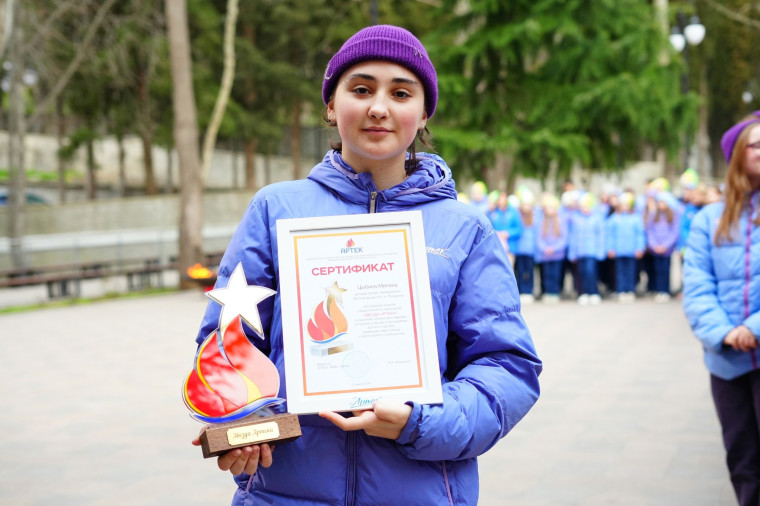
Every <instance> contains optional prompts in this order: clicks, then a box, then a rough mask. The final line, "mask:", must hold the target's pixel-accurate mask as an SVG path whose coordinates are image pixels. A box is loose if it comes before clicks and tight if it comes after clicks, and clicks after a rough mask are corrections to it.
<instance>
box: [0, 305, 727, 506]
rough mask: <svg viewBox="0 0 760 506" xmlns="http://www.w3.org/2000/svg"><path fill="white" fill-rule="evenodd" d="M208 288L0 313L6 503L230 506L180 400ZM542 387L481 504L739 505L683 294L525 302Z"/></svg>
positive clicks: (227, 488) (488, 460)
mask: <svg viewBox="0 0 760 506" xmlns="http://www.w3.org/2000/svg"><path fill="white" fill-rule="evenodd" d="M205 304H206V300H205V298H204V297H203V296H202V295H201V294H200V293H197V292H184V293H178V294H171V295H159V296H152V297H143V298H138V299H121V300H114V301H108V302H101V303H93V304H89V305H82V306H73V307H65V308H54V309H43V310H37V311H33V312H25V313H16V314H5V315H0V328H2V329H3V331H2V338H1V339H0V357H2V367H0V384H2V388H0V401H2V404H3V409H2V410H0V428H1V429H2V435H1V436H0V469H2V471H1V472H0V504H2V505H5V504H7V505H14V506H21V505H48V504H56V505H77V506H87V505H102V504H118V505H121V504H123V505H193V504H197V505H212V504H229V501H230V498H231V495H232V492H233V485H232V483H231V481H230V479H229V477H228V476H227V475H226V474H225V473H222V472H220V471H218V470H217V469H216V464H215V462H214V461H212V460H203V459H202V458H201V454H200V449H198V448H195V447H193V446H191V445H190V440H191V439H192V437H193V436H194V435H195V434H196V433H197V431H198V428H199V425H198V424H197V423H196V422H194V421H193V420H191V419H190V418H189V417H188V415H187V413H186V411H185V407H184V405H183V404H182V402H181V400H180V388H181V383H182V380H183V378H184V376H185V375H186V374H187V372H188V371H189V368H190V367H191V363H192V357H193V355H194V351H195V345H194V342H193V337H194V335H195V332H196V330H197V326H198V324H199V322H200V318H201V314H202V312H203V309H204V307H205ZM524 315H525V318H526V320H527V322H528V324H529V326H530V328H531V330H532V332H533V335H534V339H535V342H536V345H537V348H538V350H539V354H540V355H541V357H542V358H543V360H544V362H545V372H544V374H543V375H542V376H541V384H542V389H543V393H542V397H541V399H540V400H539V402H538V404H537V405H536V407H535V408H534V409H533V410H532V411H531V412H530V413H529V414H528V416H527V417H526V418H525V420H523V421H522V422H521V424H520V425H518V426H517V428H516V429H515V430H514V431H513V432H512V433H511V434H510V435H508V436H507V438H505V439H504V440H503V441H501V442H500V443H499V444H498V445H497V446H496V447H495V448H493V449H492V450H491V451H490V452H488V453H487V454H486V455H485V456H483V457H482V458H481V460H480V462H481V465H480V467H481V500H480V504H482V505H519V506H534V505H535V506H539V505H546V506H563V505H584V506H585V505H676V506H680V505H689V506H698V505H711V506H712V505H733V504H735V501H734V499H733V494H732V491H731V487H730V484H729V481H728V476H727V472H726V470H725V467H724V464H723V450H722V446H721V441H720V429H719V426H718V423H717V420H716V416H715V413H714V410H713V407H712V403H711V399H710V394H709V389H708V376H707V373H706V372H705V369H704V367H703V366H702V362H701V350H700V347H699V345H698V343H697V341H696V340H695V339H694V338H693V337H692V336H691V334H690V332H689V329H688V326H687V324H686V322H685V319H684V317H683V315H682V312H681V308H680V304H679V303H678V302H677V301H673V302H671V303H669V304H654V303H652V302H650V301H639V302H637V303H636V304H633V305H629V306H623V305H618V304H614V303H611V302H610V303H604V304H602V305H601V306H597V307H579V306H577V305H576V304H574V303H572V302H563V303H561V304H559V305H556V306H544V305H540V304H536V305H533V306H527V307H526V308H525V309H524Z"/></svg>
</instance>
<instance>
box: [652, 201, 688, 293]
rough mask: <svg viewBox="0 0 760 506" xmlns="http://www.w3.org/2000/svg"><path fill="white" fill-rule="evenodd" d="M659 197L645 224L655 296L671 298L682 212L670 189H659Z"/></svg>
mask: <svg viewBox="0 0 760 506" xmlns="http://www.w3.org/2000/svg"><path fill="white" fill-rule="evenodd" d="M655 201H656V207H655V209H654V210H653V211H652V210H649V209H647V213H646V214H645V215H644V228H645V230H646V237H647V248H648V249H649V251H650V252H651V255H652V277H653V284H652V288H653V289H654V291H655V293H656V295H655V297H654V300H655V302H667V301H669V300H670V257H671V256H672V255H673V250H674V249H675V247H676V243H677V242H678V236H679V233H680V225H679V221H680V215H679V214H678V212H677V206H676V204H675V202H674V201H675V197H673V195H672V194H670V192H667V191H660V192H658V193H657V195H656V196H655Z"/></svg>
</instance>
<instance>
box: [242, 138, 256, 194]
mask: <svg viewBox="0 0 760 506" xmlns="http://www.w3.org/2000/svg"><path fill="white" fill-rule="evenodd" d="M258 145H259V139H258V138H256V137H251V138H250V139H248V140H247V141H246V142H245V189H246V190H251V191H254V190H256V147H257V146H258Z"/></svg>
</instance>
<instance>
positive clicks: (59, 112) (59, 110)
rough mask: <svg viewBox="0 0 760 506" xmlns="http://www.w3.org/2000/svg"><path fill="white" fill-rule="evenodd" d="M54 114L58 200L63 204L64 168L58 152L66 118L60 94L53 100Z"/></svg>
mask: <svg viewBox="0 0 760 506" xmlns="http://www.w3.org/2000/svg"><path fill="white" fill-rule="evenodd" d="M55 116H56V118H55V119H56V121H55V135H56V138H57V139H58V154H57V155H56V158H57V161H58V202H60V203H61V204H63V203H64V202H66V168H65V166H64V165H63V158H61V155H60V152H61V148H63V139H64V138H65V136H66V119H65V118H64V116H63V98H62V97H60V96H59V97H58V98H56V100H55Z"/></svg>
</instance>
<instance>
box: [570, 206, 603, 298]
mask: <svg viewBox="0 0 760 506" xmlns="http://www.w3.org/2000/svg"><path fill="white" fill-rule="evenodd" d="M595 200H596V199H595V198H594V195H593V194H591V193H584V194H583V196H581V198H580V200H579V212H577V213H576V214H575V215H574V216H573V218H572V221H571V223H570V236H569V239H568V251H567V258H568V259H569V260H570V261H571V262H575V263H576V265H577V267H578V282H579V283H578V284H579V288H580V294H579V295H578V303H579V304H581V305H587V304H594V305H596V304H599V303H600V302H601V300H602V298H601V296H600V295H599V286H598V282H599V273H598V271H597V262H598V261H599V260H601V259H603V258H604V257H605V251H604V220H603V218H602V217H601V216H600V215H599V214H598V213H595V212H594V207H595V204H596V202H595Z"/></svg>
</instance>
